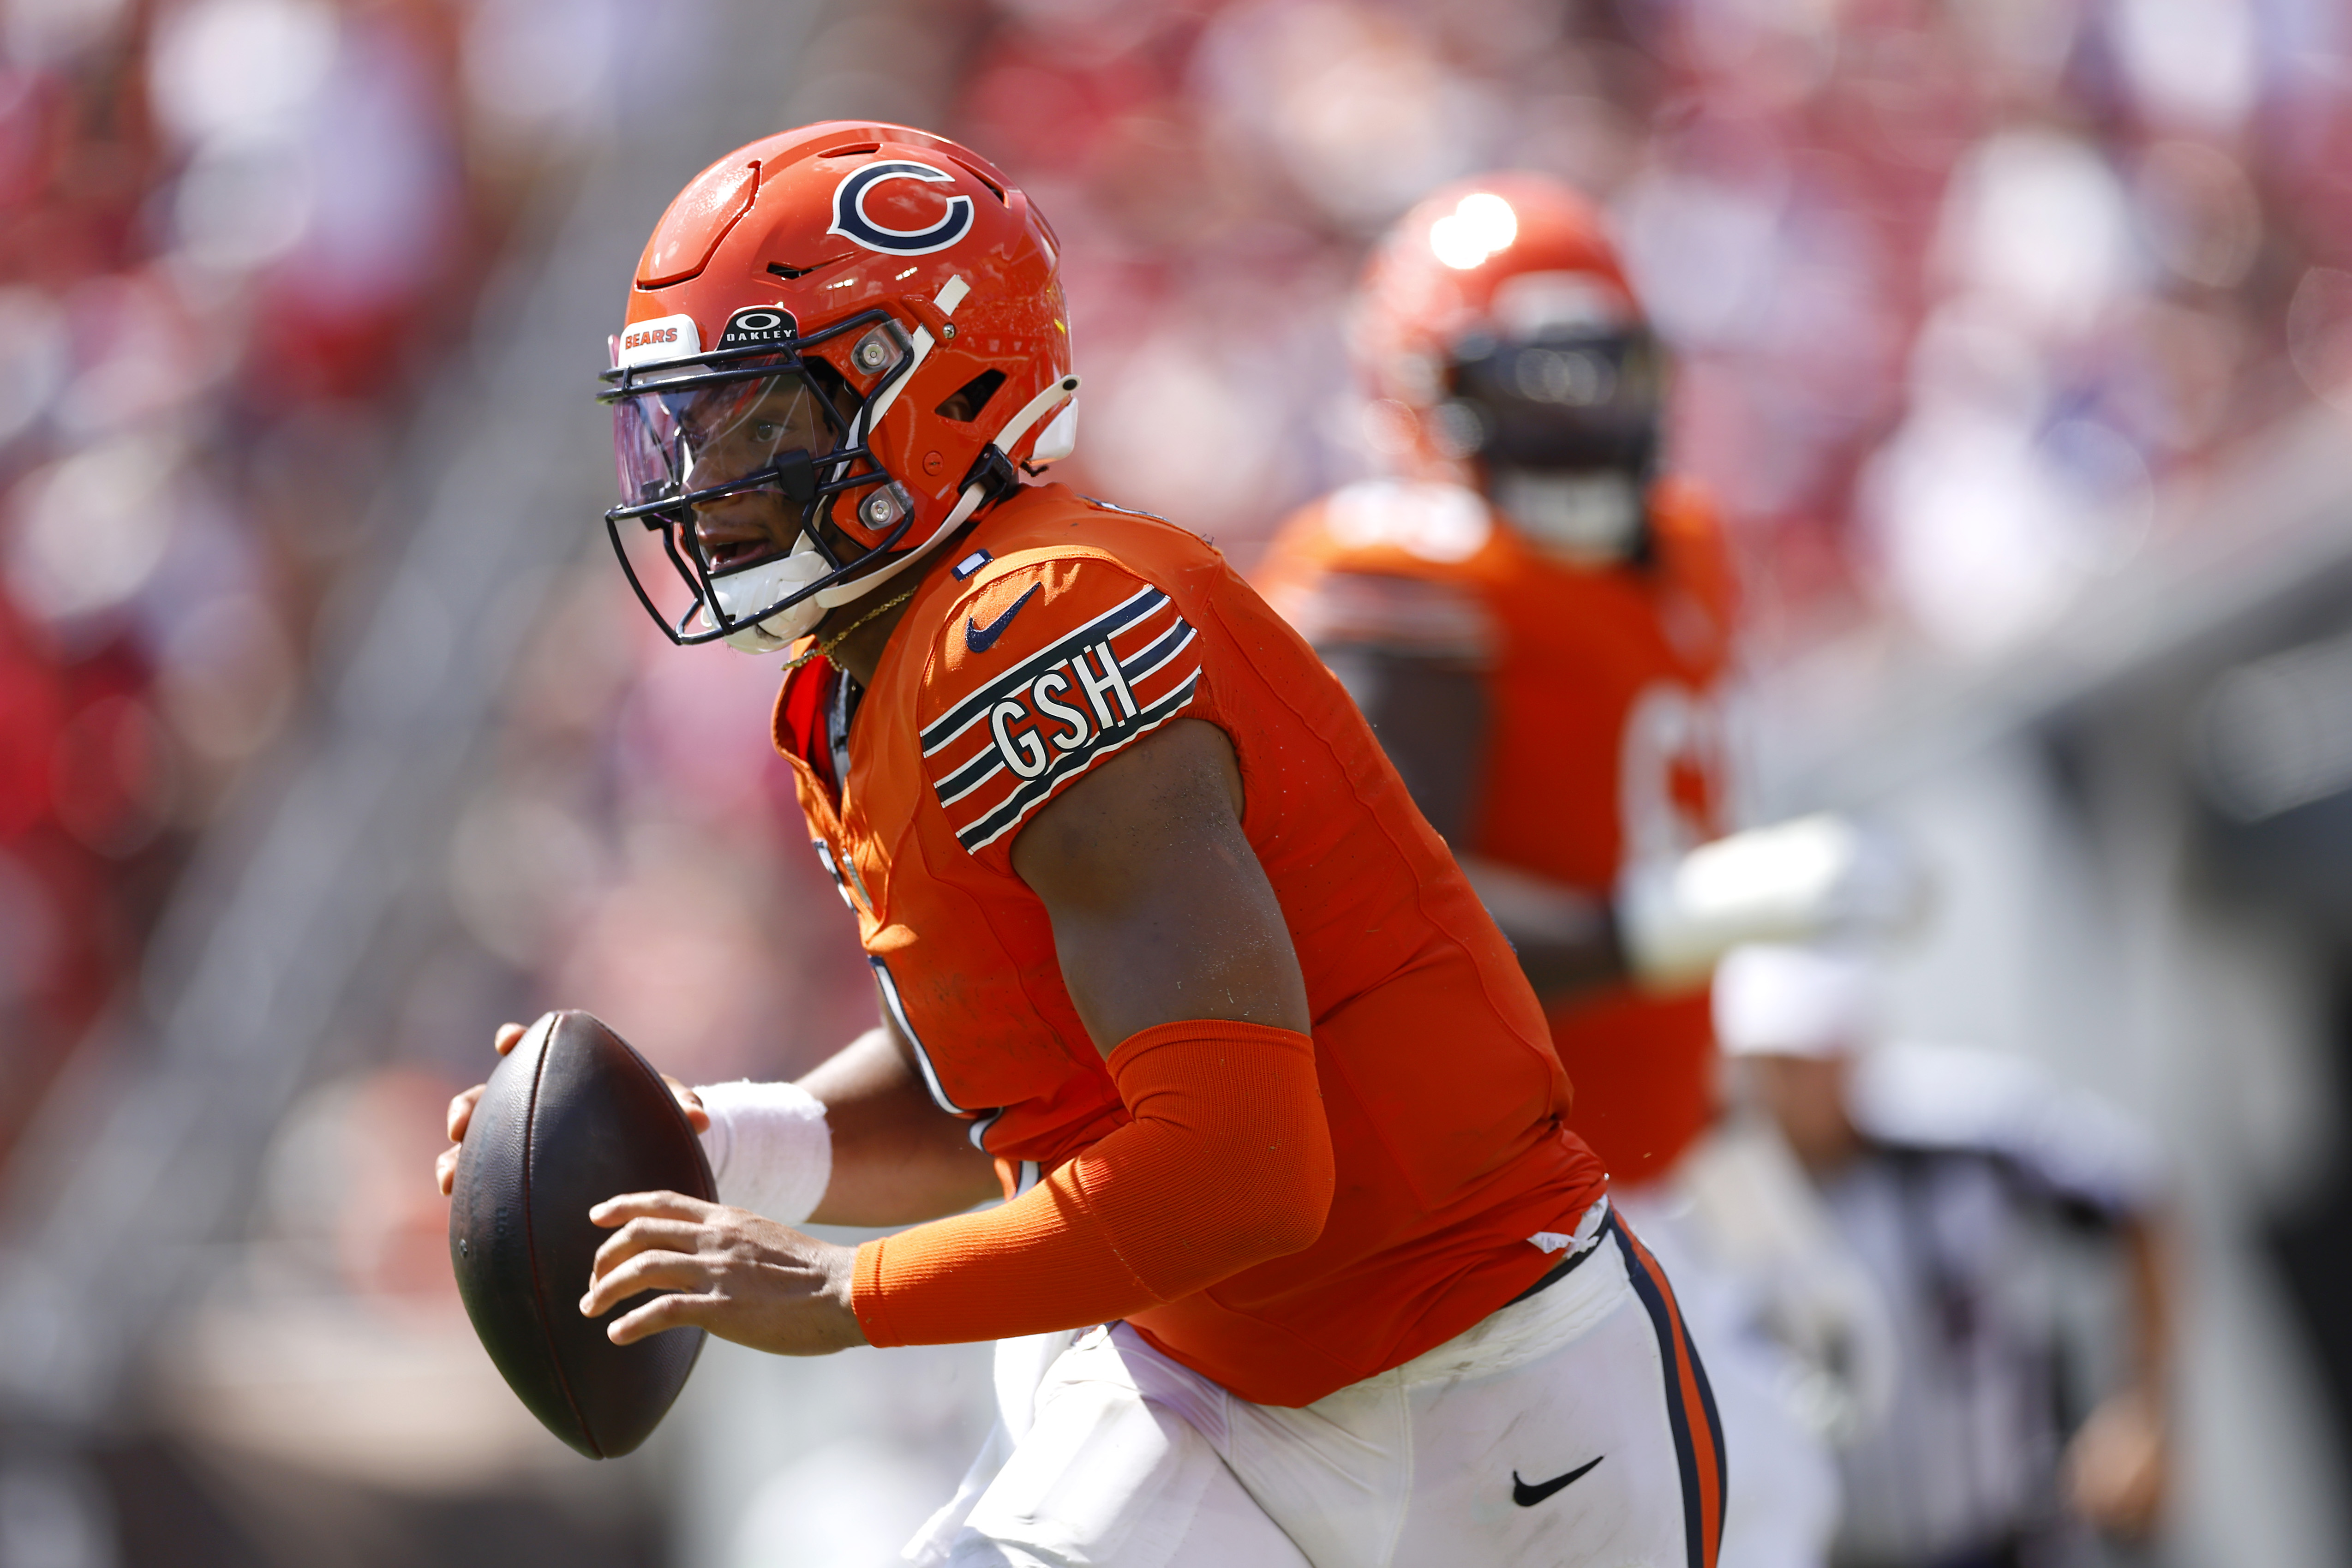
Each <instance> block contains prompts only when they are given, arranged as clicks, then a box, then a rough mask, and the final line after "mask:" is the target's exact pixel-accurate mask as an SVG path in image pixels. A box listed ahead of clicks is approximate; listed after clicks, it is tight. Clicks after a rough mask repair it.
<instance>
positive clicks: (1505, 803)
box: [1259, 174, 1908, 1563]
mask: <svg viewBox="0 0 2352 1568" xmlns="http://www.w3.org/2000/svg"><path fill="white" fill-rule="evenodd" d="M1352 332H1353V342H1354V348H1355V351H1356V353H1357V355H1358V358H1359V360H1360V364H1361V366H1362V368H1363V370H1364V372H1365V374H1366V375H1367V378H1368V379H1369V381H1370V390H1371V391H1372V392H1373V394H1374V395H1375V396H1376V398H1377V399H1378V401H1377V402H1376V403H1375V404H1374V405H1373V413H1372V417H1373V420H1374V421H1375V424H1376V427H1378V428H1380V429H1382V430H1384V431H1385V433H1386V436H1385V441H1384V445H1385V446H1386V447H1388V448H1389V449H1390V451H1391V453H1392V454H1393V457H1394V458H1395V462H1396V468H1397V470H1398V471H1397V472H1396V473H1394V474H1393V475H1391V476H1388V477H1383V478H1378V479H1367V480H1363V481H1360V482H1358V483H1356V484H1352V485H1349V486H1348V487H1346V488H1345V489H1340V490H1339V491H1338V492H1336V493H1334V494H1332V495H1330V496H1328V497H1327V498H1325V499H1324V500H1320V501H1318V502H1316V503H1315V504H1313V505H1312V506H1309V507H1308V508H1307V509H1306V510H1304V511H1302V512H1300V513H1299V514H1297V516H1296V517H1294V518H1293V519H1292V520H1291V521H1289V523H1288V524H1286V526H1285V527H1284V529H1283V530H1282V531H1281V532H1280V533H1279V534H1278V535H1277V536H1276V539H1275V542H1274V543H1273V546H1272V547H1271V549H1270V550H1269V552H1268V553H1267V556H1266V558H1265V563H1264V564H1263V566H1262V569H1261V571H1260V574H1259V580H1260V582H1261V583H1262V584H1263V585H1264V587H1265V592H1266V595H1267V597H1268V598H1269V600H1271V601H1272V602H1273V603H1274V604H1275V605H1276V607H1277V608H1279V609H1281V610H1282V611H1283V612H1284V613H1285V614H1286V616H1289V617H1290V619H1291V620H1292V622H1293V624H1294V625H1296V626H1298V627H1299V628H1300V630H1301V631H1302V632H1303V633H1304V634H1305V635H1306V637H1307V639H1308V640H1309V642H1311V643H1312V644H1313V645H1314V646H1315V647H1316V649H1317V651H1318V653H1320V654H1321V655H1322V657H1323V658H1324V659H1325V660H1326V661H1327V662H1328V664H1329V665H1330V666H1331V668H1333V669H1334V670H1335V671H1336V672H1337V673H1338V674H1339V678H1340V679H1341V680H1342V681H1343V682H1344V683H1345V684H1346V685H1347V687H1348V689H1349V692H1350V693H1351V694H1352V695H1353V696H1354V697H1355V699H1356V700H1357V702H1358V703H1359V704H1360V706H1361V707H1362V708H1363V710H1364V712H1365V714H1366V716H1367V717H1368V718H1370V721H1371V722H1372V725H1373V729H1374V731H1375V732H1376V733H1377V734H1378V735H1379V737H1380V739H1381V744H1382V745H1383V746H1384V747H1385V748H1386V749H1387V751H1388V752H1389V755H1390V757H1391V760H1392V761H1394V762H1395V763H1396V765H1397V769H1398V772H1399V773H1402V775H1403V777H1404V779H1405V782H1406V784H1407V785H1408V786H1409V787H1410V788H1411V790H1412V794H1413V797H1414V799H1415V801H1416V802H1417V803H1418V804H1419V805H1421V807H1422V810H1423V812H1424V813H1425V814H1426V815H1427V816H1428V817H1429V819H1430V820H1431V822H1432V823H1433V825H1435V826H1436V827H1437V829H1438V831H1439V832H1440V833H1442V834H1443V835H1444V837H1445V838H1446V840H1447V842H1448V843H1449V844H1450V845H1451V846H1452V847H1453V848H1454V855H1455V858H1457V859H1458V860H1459V861H1460V862H1461V864H1462V866H1463V868H1464V869H1465V871H1466V872H1467V873H1468V874H1469V876H1470V879H1471V880H1472V883H1473V884H1474V885H1475V887H1476V888H1477V889H1478V891H1479V894H1480V896H1481V897H1482V898H1483V899H1485V900H1486V905H1487V908H1488V909H1489V910H1491V911H1492V912H1493V913H1494V915H1495V918H1496V921H1497V922H1498V923H1499V924H1500V925H1501V926H1502V927H1503V929H1504V931H1506V932H1507V934H1508V935H1509V937H1510V939H1511V941H1512V943H1513V945H1514V946H1515V947H1516V949H1517V952H1518V957H1519V963H1520V965H1521V967H1522V968H1523V969H1524V970H1525V971H1526V973H1527V975H1528V979H1529V981H1530V982H1532V983H1533V984H1534V985H1535V987H1536V989H1537V992H1538V994H1539V995H1540V996H1541V997H1542V998H1543V1000H1544V1003H1545V1005H1546V1011H1547V1014H1548V1015H1549V1021H1550V1025H1551V1029H1552V1038H1553V1042H1554V1044H1555V1045H1556V1046H1557V1047H1558V1048H1559V1053H1560V1057H1561V1059H1562V1061H1563V1062H1564V1063H1567V1064H1569V1065H1570V1073H1571V1075H1572V1081H1574V1082H1575V1084H1576V1085H1577V1100H1576V1108H1575V1110H1574V1113H1573V1119H1574V1121H1575V1124H1576V1125H1577V1127H1578V1128H1579V1130H1580V1131H1581V1132H1582V1133H1583V1135H1584V1136H1585V1138H1586V1139H1587V1140H1588V1141H1589V1142H1591V1144H1592V1147H1593V1149H1594V1150H1595V1152H1598V1153H1599V1154H1600V1155H1601V1159H1602V1161H1603V1162H1604V1163H1606V1164H1607V1166H1608V1167H1609V1171H1610V1174H1611V1178H1612V1183H1614V1184H1615V1189H1616V1190H1617V1191H1618V1192H1619V1193H1620V1194H1621V1201H1630V1202H1632V1203H1633V1205H1635V1207H1636V1208H1637V1209H1640V1208H1641V1207H1642V1205H1643V1193H1644V1191H1645V1190H1650V1189H1654V1188H1655V1187H1657V1186H1658V1185H1659V1184H1661V1183H1663V1182H1664V1181H1665V1180H1666V1179H1667V1177H1668V1175H1669V1173H1671V1172H1673V1171H1674V1170H1675V1167H1676V1164H1677V1162H1679V1161H1681V1160H1682V1159H1683V1158H1684V1156H1685V1153H1686V1152H1687V1151H1689V1150H1690V1149H1691V1148H1692V1147H1693V1145H1694V1144H1695V1143H1696V1142H1697V1141H1698V1140H1699V1139H1700V1138H1701V1136H1702V1134H1704V1133H1705V1131H1706V1129H1707V1127H1708V1125H1709V1124H1710V1123H1711V1122H1712V1121H1713V1120H1714V1118H1715V1114H1716V1093H1715V1073H1714V1065H1715V1046H1714V1040H1713V1037H1712V1034H1711V1031H1710V1027H1709V1024H1708V1013H1707V995H1706V978H1707V973H1708V970H1709V968H1710V967H1711V966H1712V964H1713V963H1714V961H1715V959H1716V957H1717V954H1719V953H1720V952H1723V951H1724V950H1725V949H1726V948H1727V947H1728V946H1729V945H1731V944H1732V943H1734V942H1738V941H1741V940H1743V939H1746V938H1751V937H1760V936H1764V935H1767V934H1774V933H1790V934H1793V933H1799V932H1805V931H1813V930H1818V929H1822V928H1823V927H1829V926H1837V925H1844V924H1851V923H1853V921H1856V920H1857V919H1861V918H1865V917H1869V916H1874V915H1876V916H1882V917H1883V916H1885V915H1891V914H1895V913H1899V912H1900V910H1901V908H1902V906H1903V904H1904V902H1905V900H1906V896H1907V893H1908V889H1907V887H1906V885H1905V884H1904V882H1903V880H1902V879H1901V878H1900V877H1899V876H1897V875H1895V871H1896V870H1897V868H1896V867H1895V865H1894V864H1893V863H1892V862H1891V861H1890V860H1888V859H1887V858H1886V857H1885V855H1884V854H1883V852H1879V851H1876V850H1875V849H1874V847H1872V846H1869V845H1866V844H1865V843H1864V840H1863V838H1862V837H1861V836H1860V835H1859V834H1858V833H1857V832H1856V831H1855V830H1854V829H1853V827H1852V826H1849V825H1847V824H1845V823H1843V822H1842V821H1839V820H1837V819H1834V818H1830V817H1815V818H1809V819H1805V820H1802V821H1800V822H1796V823H1791V824H1787V825H1783V826H1777V827H1774V828H1770V829H1767V830H1763V831H1760V832H1756V833H1749V834H1745V835H1739V836H1735V837H1728V838H1727V837H1724V835H1725V830H1726V828H1727V826H1728V823H1729V804H1728V795H1729V785H1728V781H1727V742H1726V736H1725V725H1724V716H1723V707H1724V697H1725V687H1726V684H1727V677H1728V675H1729V672H1730V669H1731V663H1732V653H1733V641H1734V634H1735V614H1736V588H1735V584H1734V582H1733V574H1732V567H1731V563H1730V561H1729V559H1728V556H1727V552H1726V550H1725V547H1724V541H1723V538H1722V535H1721V531H1720V529H1719V527H1718V525H1717V521H1716V516H1715V512H1714V510H1713V508H1712V506H1711V504H1710V503H1709V501H1708V500H1707V498H1706V495H1705V494H1704V492H1703V491H1702V490H1701V489H1699V488H1698V487H1697V486H1696V485H1695V484H1693V483H1691V482H1689V481H1686V480H1684V479H1677V478H1675V477H1672V476H1670V475H1667V474H1666V473H1664V467H1663V461H1662V452H1661V445H1662V436H1663V426H1664V408H1665V394H1666V379H1667V366H1666V363H1665V356H1664V351H1663V349H1662V348H1661V346H1660V344H1659V342H1658V341H1657V339H1656V338H1655V337H1654V335H1653V334H1652V332H1651V331H1650V328H1649V326H1648V323H1647V322H1646V321H1645V320H1644V319H1643V312H1642V310H1641V306H1640V304H1639V302H1638V301H1637V300H1636V299H1635V298H1634V296H1633V289H1632V288H1631V286H1630V285H1629V284H1628V282H1627V281H1626V278H1625V275H1624V272H1623V270H1622V268H1621V267H1620V265H1619V262H1618V258H1617V256H1616V254H1615V252H1614V250H1613V249H1612V247H1611V245H1610V242H1609V240H1608V239H1607V238H1606V237H1605V236H1604V235H1603V233H1602V230H1601V222H1600V218H1599V215H1598V214H1597V212H1596V211H1595V210H1594V209H1593V208H1592V207H1591V205H1589V204H1588V203H1587V202H1586V201H1585V200H1584V198H1583V197H1581V196H1580V195H1578V194H1577V193H1575V192H1574V191H1572V190H1570V189H1569V188H1568V187H1567V186H1565V185H1563V184H1559V183H1558V182H1556V181H1553V180H1550V179H1547V178H1544V177H1541V176H1538V175H1532V174H1497V175H1491V176H1487V177H1485V178H1482V179H1479V180H1476V181H1473V182H1470V183H1467V184H1459V185H1455V186H1453V187H1450V188H1448V189H1446V190H1444V191H1441V192H1439V193H1438V194H1436V195H1433V196H1431V197H1429V198H1428V199H1427V200H1425V201H1423V203H1422V204H1421V205H1418V206H1416V207H1415V208H1413V210H1412V212H1411V213H1409V214H1408V215H1407V216H1405V217H1404V218H1403V219H1402V220H1401V221H1400V222H1399V223H1398V224H1397V225H1396V226H1394V227H1393V228H1392V229H1391V231H1390V233H1389V234H1388V236H1387V237H1386V238H1385V240H1384V241H1383V242H1382V243H1381V246H1380V247H1379V248H1378V249H1377V251H1376V253H1375V255H1374V257H1373V259H1372V261H1371V264H1370V268H1369V270H1368V272H1367V274H1366V276H1365V278H1364V280H1363V282H1362V285H1361V288H1360V295H1359V299H1358V303H1357V310H1356V313H1355V316H1354V320H1353V323H1352ZM1702 846H1704V847H1702ZM1694 851H1696V853H1694ZM1743 1150H1744V1146H1743ZM1733 1157H1735V1158H1738V1157H1745V1154H1744V1152H1742V1153H1739V1154H1734V1155H1733ZM1780 1190H1783V1191H1788V1192H1792V1193H1793V1192H1794V1191H1795V1190H1796V1189H1795V1188H1794V1187H1793V1186H1792V1185H1789V1184H1783V1186H1782V1188H1781V1189H1780ZM1650 1228H1651V1229H1654V1230H1657V1231H1660V1232H1662V1233H1664V1232H1667V1231H1669V1230H1671V1228H1672V1226H1670V1224H1669V1223H1668V1221H1667V1219H1666V1216H1665V1215H1664V1214H1658V1215H1654V1216H1653V1220H1652V1224H1651V1226H1650ZM1667 1245H1669V1246H1673V1245H1675V1244H1674V1243H1672V1242H1668V1243H1667ZM1682 1271H1683V1272H1684V1273H1685V1274H1692V1273H1693V1269H1692V1268H1691V1266H1690V1264H1689V1263H1688V1262H1687V1261H1685V1264H1684V1267H1683V1270H1682ZM1687 1293H1689V1292H1688V1291H1687V1290H1686V1294H1687ZM1699 1294H1700V1295H1702V1296H1703V1295H1705V1294H1706V1291H1705V1290H1704V1289H1700V1291H1699ZM1693 1310H1694V1311H1696V1312H1699V1313H1700V1314H1701V1316H1702V1318H1704V1317H1706V1316H1709V1314H1708V1313H1707V1312H1706V1310H1705V1309H1703V1308H1696V1307H1695V1308H1694V1309H1693ZM1740 1315H1741V1314H1740V1313H1739V1312H1738V1310H1735V1309H1734V1308H1733V1307H1731V1306H1730V1305H1729V1304H1728V1303H1726V1304H1725V1306H1724V1309H1723V1310H1722V1311H1721V1312H1720V1313H1719V1314H1715V1316H1717V1318H1718V1319H1719V1323H1718V1326H1717V1333H1718V1334H1719V1335H1723V1336H1731V1335H1735V1334H1738V1333H1739V1332H1740V1331H1741V1330H1740V1328H1739V1326H1738V1318H1739V1317H1740ZM1698 1331H1699V1332H1700V1333H1702V1334H1703V1335H1704V1334H1706V1332H1707V1328H1706V1327H1705V1326H1702V1327H1701V1328H1700V1329H1699V1330H1698ZM1717 1360H1718V1361H1720V1362H1724V1363H1725V1366H1726V1369H1727V1370H1724V1371H1723V1372H1721V1373H1719V1375H1718V1379H1717V1381H1718V1384H1721V1385H1722V1387H1721V1388H1720V1390H1719V1392H1720V1393H1721V1395H1722V1398H1723V1399H1724V1401H1725V1405H1726V1409H1727V1412H1728V1413H1729V1414H1727V1420H1728V1421H1730V1422H1731V1423H1732V1425H1733V1426H1734V1428H1735V1431H1736V1430H1737V1427H1738V1423H1739V1415H1738V1409H1739V1407H1741V1406H1743V1405H1747V1404H1748V1403H1750V1402H1749V1401H1747V1400H1743V1399H1742V1398H1741V1396H1740V1392H1739V1390H1738V1389H1737V1388H1735V1387H1734V1386H1733V1385H1734V1384H1738V1383H1739V1381H1740V1378H1739V1374H1738V1372H1737V1371H1736V1370H1732V1369H1730V1363H1729V1362H1728V1360H1727V1358H1725V1357H1724V1356H1722V1355H1718V1356H1717ZM1750 1381H1751V1382H1753V1383H1755V1384H1757V1385H1758V1386H1757V1387H1756V1388H1755V1389H1754V1390H1752V1391H1751V1392H1753V1393H1754V1394H1755V1398H1754V1400H1753V1402H1752V1403H1753V1404H1754V1405H1756V1407H1757V1415H1756V1417H1755V1419H1757V1420H1758V1421H1759V1422H1763V1423H1765V1424H1766V1428H1767V1430H1768V1431H1769V1430H1770V1429H1771V1428H1774V1427H1780V1426H1786V1425H1787V1424H1786V1422H1785V1421H1784V1420H1781V1419H1780V1418H1778V1417H1776V1416H1774V1415H1772V1414H1771V1413H1770V1412H1769V1410H1768V1409H1767V1408H1765V1407H1766V1406H1769V1405H1770V1404H1771V1403H1772V1401H1771V1398H1770V1396H1769V1393H1768V1392H1767V1391H1766V1388H1765V1386H1764V1385H1765V1384H1769V1382H1771V1381H1773V1380H1772V1379H1769V1378H1767V1377H1765V1376H1762V1375H1761V1374H1759V1376H1757V1377H1756V1378H1754V1379H1751V1380H1750ZM1732 1441H1733V1446H1734V1447H1735V1448H1736V1449H1737V1450H1738V1453H1739V1455H1740V1458H1739V1459H1738V1463H1736V1464H1735V1466H1734V1477H1733V1481H1732V1486H1733V1494H1732V1500H1731V1503H1730V1506H1729V1510H1728V1514H1729V1517H1728V1521H1727V1534H1726V1538H1725V1547H1724V1552H1725V1561H1726V1562H1727V1563H1740V1562H1748V1563H1803V1562H1808V1561H1819V1560H1820V1555H1821V1552H1822V1548H1823V1547H1824V1546H1825V1545H1826V1542H1827V1538H1828V1531H1829V1529H1830V1527H1831V1524H1832V1521H1833V1519H1834V1502H1833V1498H1832V1482H1831V1479H1830V1473H1829V1462H1828V1459H1827V1458H1826V1455H1825V1454H1823V1453H1822V1452H1821V1451H1820V1449H1819V1447H1818V1445H1817V1444H1812V1445H1809V1444H1808V1442H1807V1441H1806V1440H1805V1439H1804V1438H1803V1437H1801V1436H1800V1435H1798V1434H1797V1433H1795V1432H1794V1431H1793V1430H1790V1431H1788V1432H1786V1433H1775V1434H1774V1435H1773V1436H1769V1437H1767V1436H1765V1435H1764V1434H1763V1433H1759V1434H1758V1435H1757V1439H1756V1440H1751V1441H1748V1442H1745V1443H1743V1442H1741V1441H1739V1439H1738V1437H1737V1436H1735V1437H1734V1438H1733V1439H1732Z"/></svg>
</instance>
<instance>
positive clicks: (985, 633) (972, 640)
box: [963, 583, 1045, 653]
mask: <svg viewBox="0 0 2352 1568" xmlns="http://www.w3.org/2000/svg"><path fill="white" fill-rule="evenodd" d="M1044 587H1045V584H1043V583H1032V584H1029V591H1028V592H1027V593H1025V594H1024V595H1021V596H1020V597H1019V598H1017V599H1015V600H1013V604H1012V606H1011V607H1010V608H1008V609H1007V610H1006V611H1005V612H1004V613H1003V615H1001V616H997V617H996V618H995V619H994V620H992V621H991V622H989V623H988V625H986V626H982V625H981V624H980V623H979V622H978V621H975V620H973V619H972V618H971V616H965V617H964V618H963V646H964V647H968V648H970V649H971V651H972V652H974V653H986V652H987V651H988V650H989V649H990V648H992V647H995V646H996V639H997V638H998V637H1003V635H1004V628H1005V627H1007V626H1011V625H1012V624H1013V616H1017V615H1019V614H1020V613H1021V607H1022V606H1023V605H1026V604H1027V603H1028V602H1029V601H1030V600H1032V599H1034V598H1035V597H1036V596H1037V594H1038V591H1039V590H1040V589H1042V588H1044Z"/></svg>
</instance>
